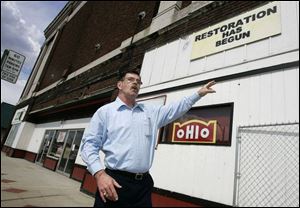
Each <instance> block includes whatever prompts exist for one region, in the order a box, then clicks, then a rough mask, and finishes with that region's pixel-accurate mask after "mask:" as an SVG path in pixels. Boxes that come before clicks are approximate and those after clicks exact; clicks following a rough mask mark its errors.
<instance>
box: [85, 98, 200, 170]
mask: <svg viewBox="0 0 300 208" xmlns="http://www.w3.org/2000/svg"><path fill="white" fill-rule="evenodd" d="M199 99H200V96H199V94H198V93H194V94H193V95H191V96H188V97H184V98H183V99H181V100H180V101H177V102H173V103H170V104H168V105H159V106H155V105H151V104H139V103H137V104H136V105H135V106H134V107H133V108H130V107H128V106H127V105H126V104H125V103H123V102H122V101H121V100H120V99H119V98H117V99H116V100H115V101H114V102H112V103H109V104H107V105H104V106H102V107H101V108H99V109H98V110H97V111H96V113H95V114H94V115H93V117H92V119H91V122H90V124H89V128H88V129H87V130H86V131H85V133H84V136H83V139H82V146H81V157H82V159H83V161H84V162H85V163H86V164H87V168H88V170H89V171H90V173H91V174H92V175H94V174H95V173H96V172H97V171H99V170H101V169H104V168H105V167H106V168H109V169H114V170H123V171H128V172H132V173H144V172H147V171H148V170H149V169H150V167H151V165H152V161H153V156H154V149H155V144H156V135H157V130H158V129H159V128H161V127H163V126H165V125H167V124H168V123H170V122H172V121H174V120H176V119H177V118H179V117H180V116H182V115H183V114H184V113H186V112H187V111H188V110H189V109H190V108H191V107H192V105H193V104H195V103H196V102H197V101H198V100H199ZM100 150H102V151H103V152H104V154H105V159H104V164H102V163H101V162H100V157H99V151H100Z"/></svg>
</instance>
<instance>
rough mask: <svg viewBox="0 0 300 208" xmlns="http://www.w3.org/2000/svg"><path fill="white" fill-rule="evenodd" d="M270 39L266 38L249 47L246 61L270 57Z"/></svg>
mask: <svg viewBox="0 0 300 208" xmlns="http://www.w3.org/2000/svg"><path fill="white" fill-rule="evenodd" d="M269 42H270V39H269V38H266V39H263V40H259V41H256V42H253V43H251V44H248V45H247V47H246V48H247V51H246V60H255V59H258V58H261V57H267V56H268V55H269V51H270V49H269V48H270V47H269V45H270V44H269Z"/></svg>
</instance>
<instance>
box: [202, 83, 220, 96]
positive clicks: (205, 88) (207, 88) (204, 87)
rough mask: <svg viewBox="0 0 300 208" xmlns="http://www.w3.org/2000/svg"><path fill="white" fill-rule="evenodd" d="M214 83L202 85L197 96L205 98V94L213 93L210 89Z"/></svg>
mask: <svg viewBox="0 0 300 208" xmlns="http://www.w3.org/2000/svg"><path fill="white" fill-rule="evenodd" d="M215 84H216V82H215V81H214V80H213V81H210V82H209V83H207V84H206V85H204V86H203V87H201V88H200V90H199V91H198V94H199V95H200V96H201V97H203V96H205V95H206V94H207V93H215V92H216V91H215V90H214V89H212V88H210V87H211V86H213V85H215Z"/></svg>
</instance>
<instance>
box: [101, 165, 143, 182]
mask: <svg viewBox="0 0 300 208" xmlns="http://www.w3.org/2000/svg"><path fill="white" fill-rule="evenodd" d="M105 171H110V172H112V173H115V174H119V175H123V176H126V177H129V178H131V179H135V180H143V178H144V177H146V176H147V175H148V174H149V172H146V173H130V172H127V171H121V170H112V169H108V168H106V169H105Z"/></svg>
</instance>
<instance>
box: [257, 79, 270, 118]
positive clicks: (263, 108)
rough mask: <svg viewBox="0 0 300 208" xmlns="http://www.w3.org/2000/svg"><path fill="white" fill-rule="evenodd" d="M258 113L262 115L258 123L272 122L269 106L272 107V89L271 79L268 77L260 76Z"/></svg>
mask: <svg viewBox="0 0 300 208" xmlns="http://www.w3.org/2000/svg"><path fill="white" fill-rule="evenodd" d="M259 86H260V98H259V102H260V104H259V105H260V112H261V113H262V115H261V119H260V122H261V123H262V124H266V123H268V122H270V121H271V120H272V111H271V108H270V106H271V105H272V94H271V93H270V89H271V88H272V77H271V76H270V75H268V76H264V75H261V83H260V85H259Z"/></svg>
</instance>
